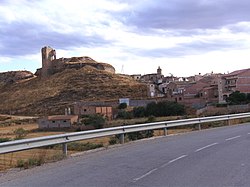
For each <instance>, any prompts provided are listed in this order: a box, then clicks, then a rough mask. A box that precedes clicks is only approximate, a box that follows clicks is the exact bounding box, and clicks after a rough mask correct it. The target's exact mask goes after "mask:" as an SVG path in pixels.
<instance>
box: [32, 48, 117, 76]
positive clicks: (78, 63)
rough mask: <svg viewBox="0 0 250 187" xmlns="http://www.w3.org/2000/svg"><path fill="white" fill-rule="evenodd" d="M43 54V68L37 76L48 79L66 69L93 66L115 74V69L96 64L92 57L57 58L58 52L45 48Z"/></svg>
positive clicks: (106, 65) (107, 65) (105, 64)
mask: <svg viewBox="0 0 250 187" xmlns="http://www.w3.org/2000/svg"><path fill="white" fill-rule="evenodd" d="M41 53H42V68H40V69H37V72H36V73H35V75H37V76H41V77H47V76H50V75H53V74H55V73H57V72H61V71H63V70H65V69H69V68H75V69H80V68H82V67H84V66H92V67H94V68H96V69H98V70H103V71H108V72H110V73H115V68H114V67H113V66H111V65H110V64H107V63H101V62H96V61H95V60H93V59H92V58H90V57H87V56H82V57H72V58H63V57H61V58H59V59H58V58H57V56H56V50H55V49H53V48H51V47H49V46H45V47H43V48H42V49H41Z"/></svg>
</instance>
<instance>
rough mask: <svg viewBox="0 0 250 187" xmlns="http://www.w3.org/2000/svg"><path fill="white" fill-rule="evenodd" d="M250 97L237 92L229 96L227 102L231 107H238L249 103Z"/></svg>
mask: <svg viewBox="0 0 250 187" xmlns="http://www.w3.org/2000/svg"><path fill="white" fill-rule="evenodd" d="M248 99H249V95H248V94H245V93H241V92H239V91H235V92H233V93H231V94H230V95H229V97H228V98H227V99H226V101H227V102H228V103H229V104H230V105H237V104H245V103H247V102H248Z"/></svg>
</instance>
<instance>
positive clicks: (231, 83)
mask: <svg viewBox="0 0 250 187" xmlns="http://www.w3.org/2000/svg"><path fill="white" fill-rule="evenodd" d="M220 81H221V88H220V89H221V94H222V96H221V97H220V103H223V102H225V101H226V98H227V97H228V96H229V95H230V94H231V93H233V92H235V91H239V92H241V93H250V68H248V69H242V70H237V71H233V72H231V73H229V74H225V75H223V76H221V80H220Z"/></svg>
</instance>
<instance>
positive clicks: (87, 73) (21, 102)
mask: <svg viewBox="0 0 250 187" xmlns="http://www.w3.org/2000/svg"><path fill="white" fill-rule="evenodd" d="M146 94H147V88H146V85H145V84H141V83H138V82H136V81H135V80H133V79H132V78H129V77H122V76H120V75H117V74H111V73H108V72H106V71H101V70H97V69H95V68H91V67H84V68H82V69H79V70H75V69H67V70H65V71H63V72H61V73H56V74H54V75H53V76H51V77H49V78H47V79H40V78H33V79H31V80H29V81H25V82H20V83H13V84H8V85H6V86H4V87H2V88H1V87H0V109H1V111H0V113H9V112H10V111H12V112H14V113H16V114H26V115H47V114H56V113H58V114H59V113H62V111H64V108H65V107H66V106H67V107H68V106H71V105H72V103H73V102H75V101H79V100H106V99H110V98H113V99H118V98H121V97H130V98H141V97H146Z"/></svg>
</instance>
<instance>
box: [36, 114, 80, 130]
mask: <svg viewBox="0 0 250 187" xmlns="http://www.w3.org/2000/svg"><path fill="white" fill-rule="evenodd" d="M77 122H78V116H77V115H56V116H48V117H46V118H41V119H39V120H38V127H39V128H40V129H45V128H68V127H71V125H72V124H73V123H77Z"/></svg>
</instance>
